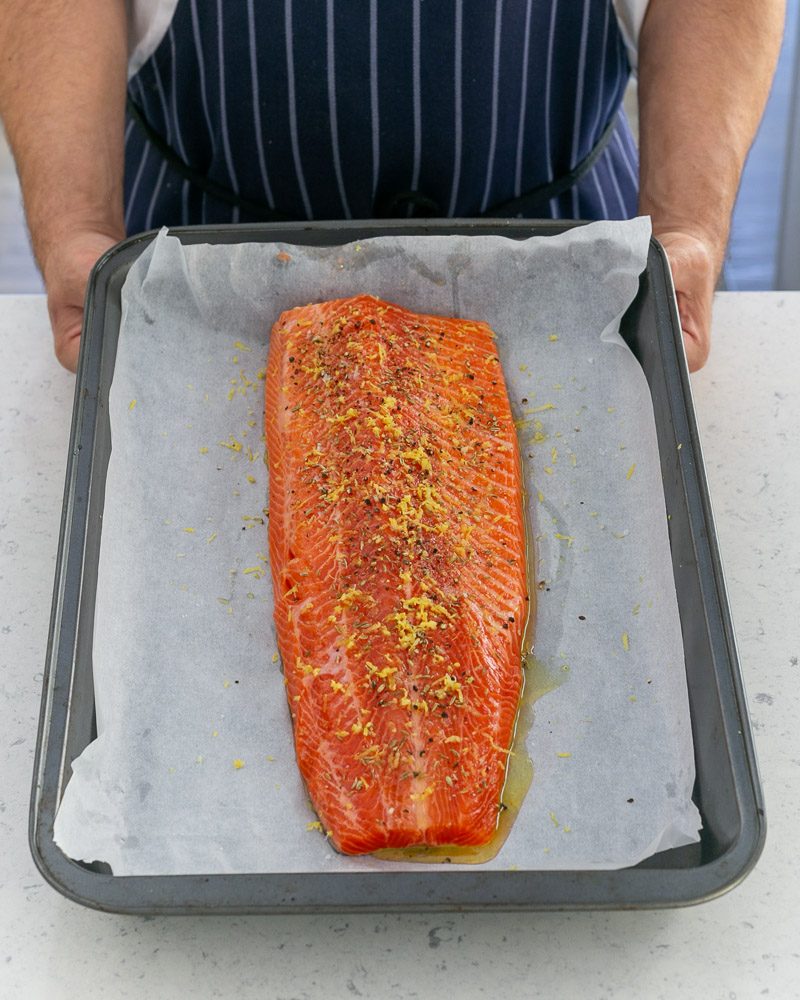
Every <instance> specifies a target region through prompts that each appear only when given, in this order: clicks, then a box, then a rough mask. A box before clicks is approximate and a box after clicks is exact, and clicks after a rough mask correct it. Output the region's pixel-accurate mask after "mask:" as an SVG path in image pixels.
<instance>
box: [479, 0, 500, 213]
mask: <svg viewBox="0 0 800 1000" xmlns="http://www.w3.org/2000/svg"><path fill="white" fill-rule="evenodd" d="M502 20H503V0H497V2H496V3H495V8H494V53H493V60H492V123H491V131H490V134H489V157H488V160H487V163H486V186H485V187H484V189H483V198H482V200H481V212H485V211H486V206H487V205H488V204H489V194H490V193H491V189H492V174H493V173H494V154H495V151H496V149H497V101H498V97H499V93H498V91H499V78H500V27H501V24H502Z"/></svg>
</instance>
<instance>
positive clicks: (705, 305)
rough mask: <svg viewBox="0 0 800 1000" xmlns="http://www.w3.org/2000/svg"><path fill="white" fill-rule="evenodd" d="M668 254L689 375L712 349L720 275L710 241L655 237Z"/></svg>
mask: <svg viewBox="0 0 800 1000" xmlns="http://www.w3.org/2000/svg"><path fill="white" fill-rule="evenodd" d="M653 235H654V236H655V237H656V239H657V240H658V241H659V242H660V243H661V245H662V246H663V247H664V249H665V250H666V252H667V257H668V258H669V264H670V269H671V270H672V280H673V283H674V285H675V297H676V298H677V300H678V312H679V314H680V318H681V327H682V328H683V343H684V346H685V348H686V360H687V362H688V364H689V371H690V372H696V371H697V370H698V369H699V368H702V367H703V365H704V364H705V363H706V360H707V359H708V352H709V350H710V349H711V305H712V301H713V298H714V288H715V286H716V283H717V277H718V274H719V263H718V255H717V254H716V253H715V252H714V251H713V250H712V247H711V243H710V241H707V240H704V239H701V238H700V237H698V236H693V235H691V234H689V233H685V232H676V231H672V232H665V233H659V232H655V233H654V234H653Z"/></svg>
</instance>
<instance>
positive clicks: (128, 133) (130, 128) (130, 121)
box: [125, 118, 133, 149]
mask: <svg viewBox="0 0 800 1000" xmlns="http://www.w3.org/2000/svg"><path fill="white" fill-rule="evenodd" d="M131 132H133V118H129V119H128V124H127V125H126V126H125V149H127V148H128V139H130V137H131Z"/></svg>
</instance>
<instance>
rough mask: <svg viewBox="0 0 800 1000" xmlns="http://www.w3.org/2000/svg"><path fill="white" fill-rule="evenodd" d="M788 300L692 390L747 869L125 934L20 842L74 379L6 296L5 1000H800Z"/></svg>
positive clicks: (797, 416) (799, 608)
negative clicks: (532, 895)
mask: <svg viewBox="0 0 800 1000" xmlns="http://www.w3.org/2000/svg"><path fill="white" fill-rule="evenodd" d="M799 331H800V293H777V292H776V293H722V294H720V295H718V297H717V301H716V307H715V313H714V350H713V352H712V357H711V360H710V362H709V364H708V366H707V367H706V368H705V370H704V371H702V372H701V373H699V374H697V375H695V376H693V378H692V385H693V393H694V399H695V405H696V409H697V414H698V419H699V424H700V430H701V436H702V444H703V448H704V453H705V460H706V467H707V473H708V479H709V486H710V491H711V498H712V502H713V506H714V510H715V518H716V526H717V531H718V536H719V542H720V548H721V551H722V556H723V560H724V564H725V571H726V577H727V584H728V590H729V597H730V603H731V609H732V613H733V620H734V625H735V629H736V635H737V639H738V645H739V652H740V656H741V662H742V668H743V672H744V676H745V683H746V686H747V693H748V702H749V706H750V711H751V714H752V721H753V725H754V727H755V738H756V746H757V751H758V755H759V763H760V768H761V775H762V781H763V786H764V792H765V797H766V806H767V819H768V835H767V843H766V848H765V850H764V853H763V855H762V857H761V860H760V861H759V863H758V865H757V867H756V868H755V870H754V871H753V872H752V874H750V876H749V877H748V878H747V879H746V880H745V881H744V882H743V883H742V884H741V885H740V886H739V887H738V888H736V889H734V890H733V891H732V892H730V893H728V894H727V895H725V896H723V897H721V898H719V899H716V900H714V901H712V902H708V903H704V904H702V905H700V906H697V907H694V908H690V909H682V910H669V911H648V912H579V913H569V914H566V913H565V914H558V913H555V914H553V913H550V914H546V913H542V914H536V913H529V914H525V913H508V914H487V913H483V914H482V913H467V914H457V913H450V914H448V913H439V914H432V915H423V914H402V915H397V914H395V915H380V914H367V915H357V916H354V915H348V914H344V915H333V916H331V915H325V916H291V917H290V916H275V917H225V918H223V917H196V918H195V917H166V918H135V917H127V916H114V915H108V914H103V913H98V912H94V911H91V910H88V909H84V908H82V907H79V906H76V905H75V904H73V903H71V902H68V901H67V900H66V899H64V898H62V897H61V896H60V895H59V894H58V893H57V892H55V891H54V890H53V889H51V888H50V887H49V886H48V885H47V884H46V883H45V882H44V881H43V879H42V877H41V875H40V874H39V872H38V871H37V869H36V867H35V866H34V863H33V861H32V859H31V856H30V853H29V850H28V844H27V823H28V800H29V795H30V783H31V771H32V764H33V755H34V748H35V742H36V730H37V722H38V715H39V698H40V694H41V684H42V669H43V664H44V658H45V647H46V642H47V630H48V621H49V615H50V603H51V596H52V586H53V572H54V566H55V557H56V547H57V541H58V529H59V519H60V516H61V504H62V492H63V487H64V470H65V465H66V457H67V444H68V435H69V424H70V415H71V412H72V397H73V390H74V379H73V377H72V376H71V375H69V374H68V373H66V372H64V371H62V370H61V369H60V368H59V366H58V364H57V363H56V361H55V359H54V357H53V355H52V349H51V345H50V335H49V329H48V322H47V311H46V307H45V302H44V298H43V297H40V296H30V297H24V296H5V297H0V721H1V723H2V724H1V725H0V997H3V998H17V997H20V998H24V1000H35V998H39V997H42V998H45V997H46V998H47V1000H58V998H61V997H81V998H82V1000H90V998H93V997H103V998H107V997H144V996H147V997H185V996H186V997H188V996H191V997H195V998H201V997H237V998H240V1000H247V998H250V997H259V998H262V997H263V998H275V1000H278V998H282V1000H290V998H298V1000H299V998H305V997H325V998H326V1000H336V998H339V997H342V998H346V1000H352V998H353V997H392V998H393V997H397V998H404V997H435V996H452V997H491V998H494V997H526V998H530V997H546V998H554V1000H555V998H560V997H565V998H567V997H568V998H573V997H581V998H582V997H587V998H593V1000H602V998H611V997H614V998H626V997H630V998H647V1000H657V998H672V997H675V998H677V997H680V998H687V997H688V998H693V997H702V998H703V1000H749V998H755V997H761V996H767V997H774V998H777V1000H790V998H797V997H800V865H798V863H797V843H798V830H799V829H800V735H798V732H799V730H800V727H799V726H798V723H797V719H798V717H800V665H798V657H799V656H800V628H799V627H798V622H800V519H798V516H797V510H798V504H799V502H800V501H799V499H798V498H800V449H799V448H798V443H797V441H798V436H797V428H798V427H800V333H799Z"/></svg>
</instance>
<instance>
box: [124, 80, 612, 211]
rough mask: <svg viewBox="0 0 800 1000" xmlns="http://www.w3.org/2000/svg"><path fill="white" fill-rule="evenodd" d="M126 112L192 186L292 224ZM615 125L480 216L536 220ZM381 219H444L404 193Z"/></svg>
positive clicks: (133, 107) (135, 112)
mask: <svg viewBox="0 0 800 1000" xmlns="http://www.w3.org/2000/svg"><path fill="white" fill-rule="evenodd" d="M127 110H128V114H129V115H130V116H131V118H132V119H133V120H134V121H135V122H136V124H137V125H138V126H139V128H141V130H142V131H143V132H144V134H145V136H146V137H147V140H148V141H149V142H150V143H151V145H152V146H153V147H154V148H155V149H156V150H157V151H158V152H159V153H160V154H161V156H162V157H163V158H164V159H165V160H166V161H167V163H168V164H169V165H170V166H171V167H172V169H173V170H174V171H175V172H176V173H177V174H179V175H180V176H181V177H183V178H184V179H185V180H187V181H189V183H190V184H193V185H194V186H195V187H196V188H198V189H199V190H201V191H205V193H206V194H207V195H209V196H210V197H212V198H215V199H216V200H217V201H222V202H224V203H225V204H228V205H232V206H234V207H236V208H240V209H242V210H243V211H245V212H247V213H248V214H249V215H252V216H254V217H255V218H257V219H258V220H259V221H261V222H288V221H290V217H289V216H287V215H283V214H281V213H280V212H277V211H275V209H272V208H270V207H269V205H266V204H264V203H263V202H257V201H250V200H249V199H247V198H243V197H242V196H241V195H238V194H236V192H235V191H232V190H231V189H230V188H227V187H225V186H224V185H223V184H217V183H216V181H212V180H210V179H209V178H208V177H206V176H205V174H204V173H202V171H200V170H197V169H195V168H194V167H191V166H190V165H189V164H188V163H187V162H186V161H185V160H184V159H183V158H182V157H181V156H179V155H178V153H176V152H175V150H174V149H173V148H172V146H170V144H169V143H168V142H167V141H166V140H165V139H164V137H163V136H161V135H159V133H158V132H156V130H155V129H154V128H153V126H152V125H151V124H150V123H149V122H148V121H147V119H146V118H145V116H144V113H143V112H142V109H141V108H140V107H139V106H138V105H137V104H136V102H135V101H134V100H133V98H132V97H131V96H130V95H128V98H127ZM616 126H617V113H616V112H615V113H614V114H613V115H612V116H611V120H610V121H609V122H608V124H607V125H606V127H605V128H604V129H603V131H602V133H601V135H600V138H599V139H598V140H597V142H596V143H595V144H594V146H593V147H592V148H591V149H590V150H589V152H588V154H587V155H586V156H585V157H584V158H583V159H582V160H581V161H580V162H579V163H578V164H576V166H574V167H573V168H572V170H570V172H569V173H568V174H564V175H563V176H561V177H557V178H556V179H555V180H552V181H548V182H547V183H546V184H539V185H538V186H537V187H535V188H531V190H530V191H526V192H525V194H522V195H520V196H519V197H518V198H511V199H509V200H508V201H503V202H500V203H499V204H497V205H492V206H491V207H490V208H488V209H487V210H486V211H485V212H482V213H480V215H481V217H482V218H500V219H507V218H514V217H517V216H519V217H527V218H533V217H535V216H536V215H537V214H538V212H537V211H536V210H537V209H541V207H542V206H543V205H546V204H547V202H549V201H550V200H552V199H553V198H557V197H558V196H559V195H561V194H564V192H565V191H568V190H569V189H570V188H571V187H573V186H574V185H575V184H577V183H578V181H579V180H580V179H581V178H582V177H584V176H585V175H586V174H588V173H589V171H590V170H591V169H592V167H593V166H594V165H595V163H597V161H598V160H599V159H600V157H601V156H602V155H603V153H604V152H605V149H606V147H607V146H608V144H609V142H610V141H611V137H612V135H613V134H614V129H615V128H616ZM378 217H379V218H402V217H408V218H436V217H441V210H440V207H439V205H438V204H437V202H436V201H434V200H433V199H432V198H429V197H428V196H427V195H424V194H422V192H420V191H404V192H402V193H400V194H397V195H395V196H394V197H393V198H391V199H390V200H389V201H388V202H387V203H386V204H384V205H382V206H379V211H378Z"/></svg>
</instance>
